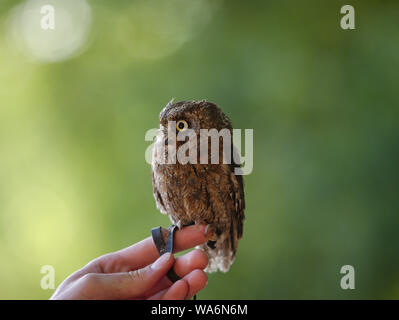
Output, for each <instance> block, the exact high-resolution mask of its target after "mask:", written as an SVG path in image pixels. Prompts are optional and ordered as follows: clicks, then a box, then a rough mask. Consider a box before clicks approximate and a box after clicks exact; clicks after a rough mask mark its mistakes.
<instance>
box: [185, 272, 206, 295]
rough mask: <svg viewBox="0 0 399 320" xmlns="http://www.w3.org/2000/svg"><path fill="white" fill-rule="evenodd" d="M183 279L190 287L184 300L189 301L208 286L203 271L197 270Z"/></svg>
mask: <svg viewBox="0 0 399 320" xmlns="http://www.w3.org/2000/svg"><path fill="white" fill-rule="evenodd" d="M183 279H184V280H186V281H187V282H188V285H189V287H190V288H189V291H188V294H187V297H186V299H190V298H191V297H192V296H194V295H195V294H197V293H198V292H199V291H201V290H202V289H204V288H205V287H206V285H207V284H208V276H207V275H206V273H205V272H204V271H202V270H199V269H197V270H194V271H191V272H190V273H189V274H188V275H186V276H185V277H184V278H183Z"/></svg>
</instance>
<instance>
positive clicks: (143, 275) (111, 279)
mask: <svg viewBox="0 0 399 320" xmlns="http://www.w3.org/2000/svg"><path fill="white" fill-rule="evenodd" d="M173 263H174V258H173V255H172V254H170V253H166V254H164V255H162V256H161V257H160V258H159V259H158V260H156V261H155V262H154V263H153V264H151V265H149V266H147V267H145V268H142V269H138V270H135V271H130V272H120V273H97V274H90V275H91V277H88V278H89V279H90V281H89V283H87V286H89V287H90V289H91V290H92V291H93V292H94V293H95V295H96V298H98V299H132V298H137V297H142V296H144V294H145V292H147V291H148V290H150V289H151V288H152V287H153V286H155V285H156V283H157V282H158V281H160V280H161V279H162V278H163V277H164V276H166V273H167V272H168V270H169V269H170V268H171V267H172V266H173ZM84 278H85V277H84Z"/></svg>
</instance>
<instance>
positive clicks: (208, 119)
mask: <svg viewBox="0 0 399 320" xmlns="http://www.w3.org/2000/svg"><path fill="white" fill-rule="evenodd" d="M159 118H160V131H159V134H158V137H157V141H156V143H155V147H154V154H153V161H152V182H153V191H154V197H155V201H156V205H157V207H158V209H159V210H160V211H161V212H162V213H164V214H168V216H169V218H170V219H171V221H172V223H174V224H178V225H180V226H184V225H189V224H192V223H204V224H209V225H210V226H211V227H212V229H213V230H215V233H216V242H215V241H209V242H208V243H207V244H205V245H202V246H200V248H201V249H202V250H204V251H205V252H206V253H207V254H208V257H209V264H208V266H207V269H206V271H208V272H214V271H217V269H219V270H221V271H224V272H226V271H228V269H229V268H230V265H231V264H232V263H233V260H234V258H235V254H236V251H237V245H238V240H239V239H240V238H241V237H242V234H243V222H244V208H245V202H244V187H243V179H242V176H241V175H236V174H235V173H234V168H237V167H239V166H240V165H237V164H234V163H232V164H224V163H223V156H222V153H223V147H222V143H221V144H220V146H219V150H220V157H219V163H218V164H211V163H210V162H209V164H200V161H198V162H197V164H191V163H187V164H181V163H179V162H177V163H176V164H163V163H160V162H159V161H158V160H157V157H156V155H157V153H159V152H161V150H162V149H161V146H162V145H163V146H165V145H167V144H168V140H167V133H168V132H167V127H168V121H179V120H185V121H186V122H187V123H188V124H189V127H190V128H191V129H193V130H195V131H196V132H197V134H198V136H199V130H200V129H212V128H215V129H217V130H221V129H228V130H229V131H230V132H231V131H232V125H231V121H230V120H229V118H228V117H227V116H226V115H225V114H224V113H223V112H222V111H221V109H220V108H219V107H218V106H217V105H216V104H214V103H211V102H207V101H182V102H177V103H169V104H168V105H167V106H166V107H165V108H164V109H163V110H162V111H161V113H160V117H159ZM198 140H199V139H198ZM198 144H199V141H198ZM231 148H232V151H233V149H234V147H231ZM198 150H199V147H198ZM208 150H209V152H210V148H209V149H208ZM233 152H234V151H233Z"/></svg>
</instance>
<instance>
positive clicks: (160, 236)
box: [151, 225, 181, 282]
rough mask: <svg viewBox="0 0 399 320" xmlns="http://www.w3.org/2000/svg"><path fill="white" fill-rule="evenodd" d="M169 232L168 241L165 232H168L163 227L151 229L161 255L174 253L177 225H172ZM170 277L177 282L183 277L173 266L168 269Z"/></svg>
mask: <svg viewBox="0 0 399 320" xmlns="http://www.w3.org/2000/svg"><path fill="white" fill-rule="evenodd" d="M168 229H169V231H168V234H167V239H166V242H165V240H164V233H166V232H167V230H165V229H163V228H162V227H158V228H153V229H151V236H152V239H153V241H154V243H155V246H156V247H157V250H158V252H159V255H161V256H162V255H163V254H164V253H167V252H170V253H173V236H174V233H175V231H176V229H177V226H175V225H171V226H170V227H169V228H168ZM167 276H168V278H169V280H170V281H172V282H176V281H177V280H180V279H181V278H180V277H179V276H178V275H177V274H176V272H175V270H174V269H173V268H171V269H170V270H169V271H168V274H167Z"/></svg>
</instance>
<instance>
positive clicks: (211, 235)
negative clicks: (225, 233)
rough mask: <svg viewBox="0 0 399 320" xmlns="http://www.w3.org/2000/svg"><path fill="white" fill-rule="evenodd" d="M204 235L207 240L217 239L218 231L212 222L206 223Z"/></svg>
mask: <svg viewBox="0 0 399 320" xmlns="http://www.w3.org/2000/svg"><path fill="white" fill-rule="evenodd" d="M204 235H205V238H206V240H208V241H216V232H215V230H214V229H213V227H212V226H211V225H210V224H207V225H206V227H205V232H204Z"/></svg>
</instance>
